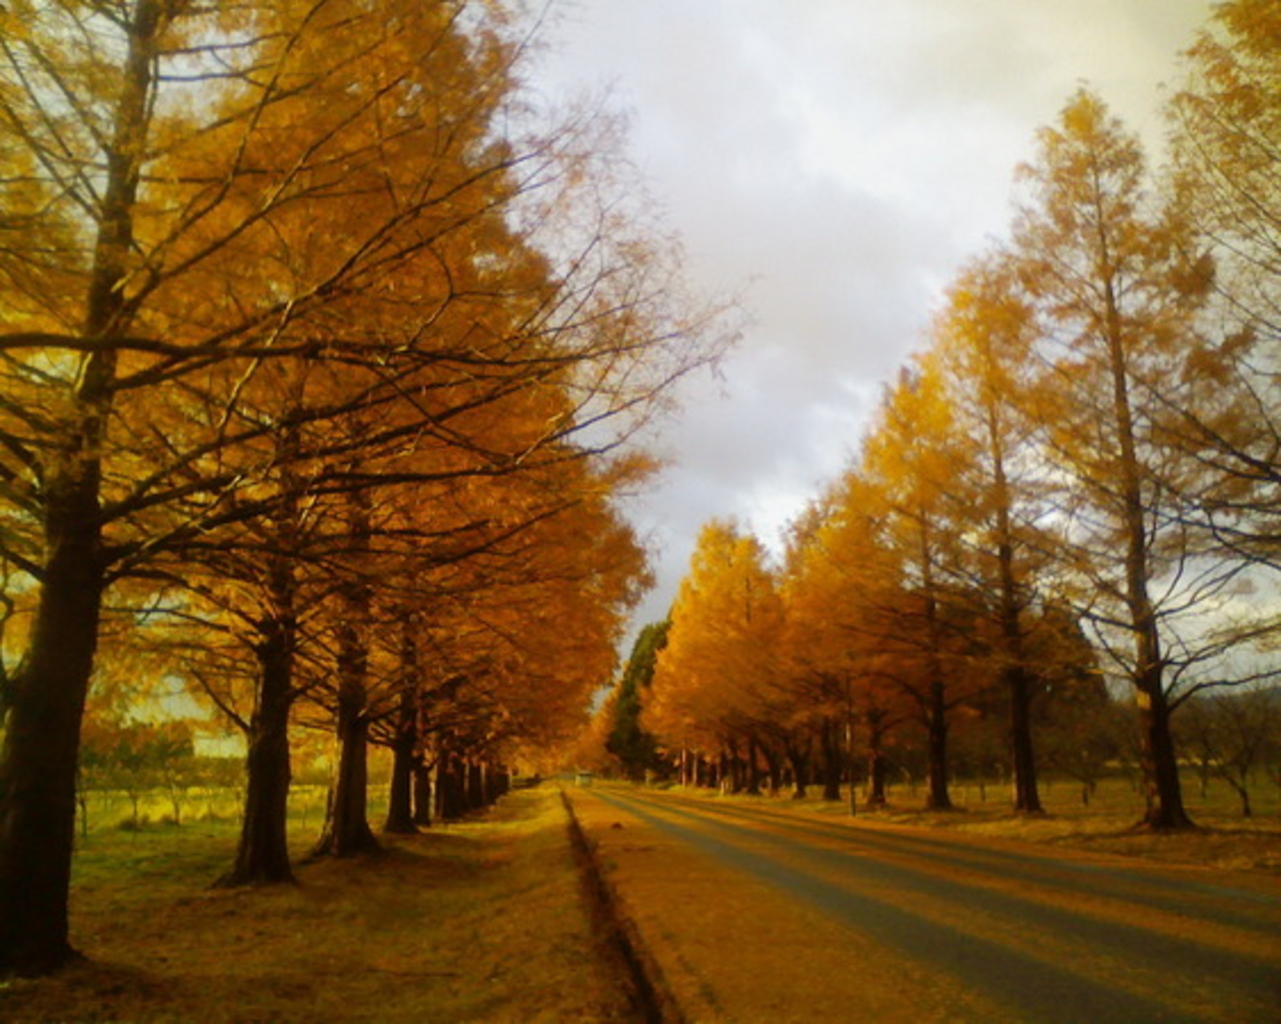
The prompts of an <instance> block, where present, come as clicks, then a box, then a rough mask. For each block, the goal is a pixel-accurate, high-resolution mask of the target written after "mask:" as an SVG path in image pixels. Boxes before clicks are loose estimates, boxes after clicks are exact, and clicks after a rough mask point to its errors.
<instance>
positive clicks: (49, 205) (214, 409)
mask: <svg viewBox="0 0 1281 1024" xmlns="http://www.w3.org/2000/svg"><path fill="white" fill-rule="evenodd" d="M509 13H510V12H508V11H506V10H505V9H504V8H503V7H502V5H500V4H484V5H481V4H475V5H470V4H465V3H462V2H459V3H443V2H442V3H428V4H423V3H417V2H413V3H411V2H408V0H379V2H376V3H361V2H356V0H311V2H305V3H301V4H298V3H292V2H285V0H251V2H249V3H244V4H237V5H235V6H234V7H223V6H221V5H197V4H190V3H185V2H181V0H130V2H122V3H112V4H89V5H85V4H11V5H6V7H5V8H4V10H3V11H0V23H2V26H3V31H0V123H2V124H3V126H4V130H3V132H2V133H0V137H3V139H4V142H3V145H2V147H0V192H3V194H4V196H5V199H6V204H7V205H6V208H7V209H12V210H13V211H14V213H13V214H12V215H11V216H9V215H7V216H6V218H5V222H4V225H3V229H2V230H3V231H4V241H3V244H0V311H2V312H3V316H4V321H5V329H4V331H3V332H2V333H0V372H3V374H4V386H3V398H0V489H2V490H0V493H2V494H3V500H4V510H3V512H4V524H5V525H4V529H3V530H0V546H2V548H3V555H4V559H5V561H6V563H7V564H8V565H10V566H13V567H15V568H16V569H17V571H18V573H19V574H20V575H19V576H15V577H14V578H13V580H12V582H13V583H14V585H15V587H16V589H17V590H18V591H19V592H21V591H24V590H25V591H31V592H32V593H34V594H35V595H36V596H35V598H34V602H35V609H34V615H33V619H32V625H31V629H30V631H29V636H28V638H27V641H26V648H25V651H24V653H23V656H22V657H21V658H20V659H19V660H18V663H17V667H16V669H14V670H13V671H12V672H10V673H8V674H7V675H6V677H5V678H4V680H3V684H2V685H0V693H2V694H3V709H4V711H5V713H6V715H7V722H6V732H5V740H4V747H3V750H2V751H0V973H8V972H12V971H23V972H40V971H44V970H48V969H51V968H54V967H56V966H58V965H59V964H61V963H62V962H64V961H65V960H66V959H67V958H68V956H69V955H70V946H69V943H68V937H67V925H66V901H67V887H68V880H69V873H70V857H71V839H72V829H73V823H74V779H75V762H76V750H77V743H78V735H79V723H80V719H81V715H82V710H83V706H84V699H85V690H86V687H87V682H88V679H89V675H90V672H91V668H92V664H93V656H94V649H95V644H96V638H97V635H98V629H99V620H100V617H101V610H102V595H103V591H104V588H105V587H106V586H107V585H108V584H109V583H111V582H113V581H114V580H115V579H117V578H120V577H122V576H124V575H127V574H130V573H138V572H141V571H145V569H146V566H147V565H148V564H149V563H150V562H151V561H152V560H153V559H155V558H157V557H159V556H160V555H162V554H164V553H166V552H169V553H175V552H179V551H181V550H182V549H183V547H184V545H187V544H190V543H197V544H198V543H200V542H201V541H202V540H203V539H206V538H208V537H209V536H210V535H211V534H212V533H213V532H214V531H217V530H221V529H223V528H230V527H232V526H234V525H235V524H238V523H244V522H246V521H248V520H250V519H254V518H261V517H267V518H269V519H270V518H272V517H276V518H279V517H280V516H281V515H284V517H285V518H286V519H288V517H289V513H288V510H287V509H288V504H289V503H290V502H292V501H295V500H298V498H299V495H298V493H296V491H295V492H293V493H291V490H292V489H291V488H289V487H280V486H277V485H278V484H279V483H280V471H281V470H282V469H283V468H284V462H282V459H284V460H286V461H288V460H296V462H295V465H294V470H295V477H296V479H297V481H298V483H299V486H300V487H302V488H303V490H304V491H305V493H306V494H308V495H316V494H326V493H332V494H337V493H341V492H343V491H350V490H353V489H359V488H364V487H368V486H372V485H375V484H382V483H387V482H389V481H390V480H398V481H399V482H401V483H408V482H411V481H412V480H413V479H415V478H417V479H422V478H424V474H425V471H424V470H423V469H422V467H421V464H419V465H415V466H413V467H411V468H409V469H406V468H405V467H404V466H403V465H402V466H397V465H396V459H397V455H398V453H401V452H405V451H409V452H417V451H419V450H420V449H421V448H422V447H424V446H427V447H432V448H434V449H435V450H437V451H440V452H445V453H449V458H448V459H447V461H446V463H445V467H446V468H445V469H444V470H443V472H447V473H451V474H460V473H461V474H472V475H493V474H495V473H502V472H509V471H512V470H516V469H520V470H523V469H525V468H527V467H528V466H529V465H530V464H531V463H534V462H537V461H538V459H539V457H540V456H539V453H540V452H542V451H544V450H545V449H546V448H547V446H548V445H549V443H554V442H555V441H557V440H558V439H561V438H565V437H567V436H570V435H571V434H574V433H578V432H583V431H586V430H588V429H590V430H591V431H592V434H591V441H590V444H584V445H583V446H582V448H581V454H583V455H584V456H586V455H587V454H589V453H590V452H591V451H600V450H602V449H607V448H609V447H610V446H612V445H614V444H616V443H619V442H620V441H622V440H623V439H625V438H626V437H628V436H630V435H631V433H632V432H633V431H634V430H635V428H636V426H637V424H638V423H639V422H641V421H643V419H644V418H645V416H646V415H647V413H648V412H649V411H650V410H652V409H653V408H655V407H656V406H657V405H658V404H659V403H660V402H661V396H662V393H663V391H664V389H665V387H666V385H667V384H668V383H670V382H671V381H672V380H673V379H674V378H676V377H678V376H679V375H680V374H681V373H683V372H685V371H686V370H687V369H689V368H690V367H692V366H694V365H697V364H698V363H700V362H702V361H703V360H704V359H705V358H706V357H707V355H708V353H709V350H708V349H706V348H702V347H700V345H699V343H698V342H697V341H696V338H697V337H698V336H699V335H700V332H701V331H702V330H703V329H704V328H705V327H706V326H707V323H708V321H707V320H706V319H705V318H704V317H703V315H702V314H701V313H699V312H697V311H695V310H693V307H692V306H687V305H683V299H682V298H681V292H680V288H679V281H678V280H676V278H675V276H674V275H675V273H676V263H675V262H674V261H673V260H672V259H670V258H669V250H666V249H664V248H663V246H662V245H660V244H655V243H654V242H653V241H652V236H646V235H645V234H644V232H643V231H639V230H633V228H632V227H631V226H629V224H628V223H627V222H626V217H625V215H624V214H622V213H621V212H620V210H619V208H618V207H617V206H609V204H608V203H600V202H595V201H593V198H592V197H600V196H603V195H605V194H606V193H608V191H609V188H608V181H609V171H608V165H607V162H606V159H605V158H604V156H603V155H602V156H601V157H599V158H598V157H597V156H596V155H594V154H593V153H592V152H591V147H592V146H594V145H595V144H596V143H598V142H601V141H602V134H601V133H600V132H599V131H597V129H596V127H595V126H593V125H592V124H590V123H589V122H588V121H587V120H585V119H581V118H580V119H570V120H567V121H564V122H562V123H560V124H559V125H552V126H551V127H550V128H548V129H546V130H538V131H535V130H534V127H533V122H532V119H530V118H529V117H527V116H526V115H525V114H524V113H523V112H522V111H521V110H519V109H517V107H518V105H517V103H516V102H515V101H514V98H513V97H514V94H513V89H514V86H515V82H516V78H515V73H514V62H515V61H516V60H517V59H518V58H519V56H520V54H521V53H523V52H525V48H524V47H523V45H522V41H521V39H520V38H519V31H518V30H513V32H512V35H511V36H508V35H507V34H505V30H504V25H505V24H506V23H507V22H506V20H505V19H506V16H507V14H509ZM500 113H504V114H506V115H508V116H506V117H505V119H500V117H499V115H500ZM500 124H501V125H505V126H507V127H508V128H509V129H510V130H509V131H506V132H504V131H500V130H499V126H500ZM522 126H529V127H530V130H529V132H528V133H526V134H524V135H518V134H517V133H518V132H519V131H521V130H522ZM10 202H12V206H11V207H10V206H8V203H10ZM607 206H608V207H609V209H608V212H605V209H604V208H605V207H607ZM17 230H20V231H21V235H20V236H18V235H16V234H15V231H17ZM16 237H21V239H22V244H20V245H18V244H14V239H15V238H16ZM517 240H519V243H520V244H519V245H515V246H513V244H512V243H514V242H516V241H517ZM496 311H502V312H501V313H499V312H496ZM318 378H323V379H324V380H323V384H324V386H323V387H320V386H318V387H315V388H313V387H311V386H310V385H309V384H307V382H309V381H311V380H313V379H318ZM305 384H307V386H304V385H305ZM547 389H551V390H560V391H561V392H562V394H563V396H564V398H565V401H564V403H563V407H562V411H561V412H559V413H558V414H557V415H556V416H555V417H553V418H551V419H548V420H544V421H543V422H542V423H541V425H540V426H539V427H538V429H536V430H525V431H520V432H516V433H511V434H507V435H505V436H506V437H507V439H508V440H509V441H510V442H511V446H508V447H504V446H496V445H494V444H493V443H492V439H493V438H494V437H497V436H504V435H500V434H490V433H487V432H485V431H484V429H483V427H484V421H486V420H487V419H492V418H494V417H498V416H500V415H502V413H501V412H500V411H499V409H498V408H497V405H498V404H500V400H502V399H504V398H509V397H513V398H514V396H517V395H519V394H522V393H523V394H525V395H526V396H528V398H529V401H530V402H531V403H532V404H537V399H536V397H535V396H536V395H538V394H540V393H541V392H543V391H545V390H547ZM393 407H394V408H396V409H397V410H398V413H397V414H396V415H394V416H389V417H386V418H385V419H384V417H383V416H381V415H377V416H374V417H373V418H372V422H374V423H378V424H384V423H385V426H378V427H376V428H374V429H373V430H372V431H370V433H369V435H368V436H366V437H364V438H362V439H361V444H362V446H364V447H365V448H367V449H368V448H372V449H374V450H375V452H376V453H377V457H376V458H375V459H374V460H373V462H372V463H371V464H369V465H368V468H363V469H353V468H351V466H350V462H349V460H348V459H346V458H344V457H343V456H344V453H343V452H342V451H341V449H339V450H335V449H334V448H333V447H332V443H330V444H328V445H327V444H326V443H324V442H321V441H320V439H319V437H318V436H316V435H319V434H320V433H322V431H320V430H319V429H318V428H320V427H321V426H322V425H323V424H326V423H331V424H333V423H338V422H340V421H342V420H344V419H346V418H348V417H349V416H350V415H351V414H352V412H353V410H354V411H356V412H360V411H363V412H365V413H371V412H376V413H379V414H381V413H382V412H384V411H385V410H388V409H390V408H393ZM526 422H527V423H532V422H533V421H532V420H529V421H526ZM153 424H154V426H153ZM473 427H474V428H475V429H471V428H473ZM291 428H296V429H297V431H298V433H299V437H298V443H297V444H296V445H283V446H282V445H281V444H280V440H281V434H282V433H283V432H286V431H287V430H288V429H291ZM336 436H339V437H341V436H342V434H341V432H338V434H337V435H336ZM336 443H338V444H339V445H341V444H343V443H345V442H341V441H339V442H336ZM291 450H292V451H293V452H294V453H295V454H293V455H286V456H282V452H288V451H291ZM547 457H549V458H555V459H560V458H563V457H564V454H563V452H555V453H552V454H549V455H548V456H547ZM393 470H395V471H396V472H399V473H400V474H401V475H400V476H394V475H393ZM441 471H442V470H440V469H439V468H436V467H434V468H433V469H432V470H431V471H430V472H431V473H439V472H441ZM427 476H428V478H430V473H428V474H427ZM277 550H278V553H279V554H280V555H281V556H282V560H281V561H280V562H279V564H278V566H277V568H278V569H279V570H280V575H279V579H278V583H279V584H280V591H281V594H286V593H287V592H288V591H289V589H290V586H291V584H290V582H289V580H288V578H287V577H288V572H289V564H288V562H287V555H288V551H287V550H285V549H277ZM289 614H290V613H289V611H288V609H287V608H286V609H283V611H282V616H283V617H282V618H280V619H278V620H277V626H280V627H283V629H282V628H277V627H276V626H273V627H272V629H271V630H270V631H269V635H266V636H264V637H263V639H262V643H261V651H262V654H263V657H264V658H265V662H264V676H266V675H268V674H269V673H268V672H267V668H266V665H267V664H270V666H271V672H270V675H271V677H272V678H277V677H280V678H287V676H288V674H289V672H290V671H291V659H292V658H293V657H294V654H295V653H296V652H295V650H294V642H293V640H292V639H291V637H290V636H289V635H288V634H289V632H290V630H289V628H288V624H289ZM282 692H285V693H287V692H288V691H287V688H286V689H284V690H283V691H282ZM287 711H288V701H287V700H283V699H282V700H276V699H275V698H272V699H270V700H268V699H263V700H261V701H259V703H258V712H260V713H261V714H263V715H268V716H269V717H270V719H271V727H270V729H267V730H266V732H265V733H264V735H266V733H267V732H269V733H271V734H272V735H273V736H274V737H275V738H274V739H272V741H271V743H270V744H268V745H267V746H264V747H262V748H261V749H262V751H263V752H264V753H265V752H266V751H267V750H268V749H270V750H271V751H272V752H273V753H272V763H273V765H275V768H273V770H278V769H279V767H280V765H281V764H286V765H287V756H288V743H287V736H284V734H283V732H282V731H281V729H280V723H281V721H282V716H287ZM253 756H254V754H253V752H252V750H251V759H252V758H253ZM286 770H287V769H286ZM286 786H287V777H286ZM276 802H277V803H278V801H276ZM278 809H279V808H278V807H277V808H276V810H277V811H278ZM277 838H278V837H277ZM268 848H269V849H270V850H272V851H273V855H278V854H279V843H278V842H276V843H273V844H269V847H268Z"/></svg>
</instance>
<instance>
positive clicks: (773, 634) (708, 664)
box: [641, 520, 783, 788]
mask: <svg viewBox="0 0 1281 1024" xmlns="http://www.w3.org/2000/svg"><path fill="white" fill-rule="evenodd" d="M782 621H783V619H782V604H781V601H780V600H779V597H778V594H777V592H776V588H775V584H774V580H773V576H772V574H771V573H770V572H769V571H768V569H767V568H766V566H765V553H764V551H763V549H762V548H761V545H760V543H759V542H758V541H757V540H756V538H754V537H752V536H750V535H744V534H741V533H740V532H739V530H738V528H737V527H736V526H735V525H734V524H733V523H729V522H725V521H720V520H713V521H711V522H709V523H707V524H705V525H704V526H703V529H702V530H701V531H700V532H699V536H698V542H697V544H696V546H695V550H694V554H693V556H692V557H691V559H690V569H689V573H688V574H687V575H686V576H685V578H684V579H683V580H682V581H681V586H680V589H679V591H678V592H677V595H676V601H675V603H674V604H673V606H672V613H671V627H670V629H669V630H668V633H667V645H666V647H664V648H663V650H662V651H660V652H659V654H658V661H657V664H656V666H655V670H654V678H653V682H652V684H651V685H650V688H649V692H648V694H647V695H646V698H645V703H644V712H643V714H642V717H641V723H642V725H643V727H644V728H645V729H647V730H649V731H652V732H653V733H654V734H655V735H656V736H657V737H658V739H659V741H660V742H661V743H662V744H663V745H664V746H666V747H667V749H668V750H680V749H682V748H689V749H691V750H694V751H698V752H700V753H703V754H706V755H710V756H713V757H718V758H719V759H720V762H721V769H722V770H721V776H722V782H723V783H724V784H725V785H727V786H730V787H733V788H739V787H741V785H742V784H744V782H745V783H746V785H747V786H748V788H755V787H756V786H757V785H758V782H757V777H756V776H757V770H758V767H757V760H756V755H757V753H758V745H759V743H760V737H761V726H762V725H763V724H764V723H768V722H770V721H773V720H775V719H776V718H777V717H778V716H777V710H778V707H777V702H778V697H779V693H778V683H779V672H778V664H777V649H778V642H779V637H780V632H781V629H782ZM740 745H741V746H740ZM744 748H745V749H744ZM740 753H741V754H743V755H744V756H743V757H740ZM744 765H745V766H746V768H747V778H746V779H744V778H743V775H742V768H743V767H744Z"/></svg>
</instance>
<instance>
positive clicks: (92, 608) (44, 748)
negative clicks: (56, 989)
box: [0, 493, 102, 976]
mask: <svg viewBox="0 0 1281 1024" xmlns="http://www.w3.org/2000/svg"><path fill="white" fill-rule="evenodd" d="M68 499H69V502H68V504H69V506H70V507H65V508H60V509H59V510H58V512H57V513H56V517H57V520H59V522H58V525H57V526H56V527H54V526H53V525H52V524H51V525H50V527H49V529H48V533H50V534H52V535H53V536H54V537H55V538H57V543H56V546H55V547H54V548H53V550H52V552H51V554H50V557H49V558H48V560H47V562H46V566H47V572H48V575H47V576H46V578H45V580H44V581H43V586H42V588H41V591H40V602H39V605H38V606H37V610H36V617H35V622H34V624H33V627H32V636H31V640H30V643H29V645H28V648H27V652H26V656H25V659H24V661H23V662H22V665H21V667H20V668H19V670H18V671H17V672H16V673H15V675H14V677H13V678H12V679H11V680H10V681H9V693H8V700H9V710H8V718H7V723H6V731H5V736H4V747H3V752H0V976H3V975H5V974H11V973H18V974H43V973H47V972H49V971H52V970H55V969H57V968H58V967H61V966H62V965H63V964H64V963H66V962H67V961H68V960H69V959H71V958H72V956H73V952H72V949H71V946H70V943H69V941H68V929H67V899H68V890H69V888H70V884H71V856H72V848H73V845H74V842H75V827H76V764H77V761H78V758H79V749H80V720H81V717H82V716H83V714H84V705H85V695H86V693H87V690H88V685H89V675H90V673H91V671H92V667H93V654H94V648H95V645H96V642H97V635H98V615H99V607H100V597H101V593H102V571H101V569H100V564H101V560H100V557H99V554H98V531H97V528H96V526H87V525H84V524H90V523H94V522H95V517H94V516H92V515H86V516H85V517H83V518H82V517H81V516H80V515H78V514H77V513H76V511H75V507H74V506H75V505H76V504H79V503H80V502H84V503H86V504H88V505H90V506H96V499H95V498H93V497H92V496H91V494H90V493H81V494H78V495H68ZM59 504H60V505H61V503H59ZM50 518H51V519H53V518H54V515H52V514H51V517H50Z"/></svg>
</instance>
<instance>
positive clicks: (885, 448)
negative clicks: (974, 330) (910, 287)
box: [860, 356, 984, 810]
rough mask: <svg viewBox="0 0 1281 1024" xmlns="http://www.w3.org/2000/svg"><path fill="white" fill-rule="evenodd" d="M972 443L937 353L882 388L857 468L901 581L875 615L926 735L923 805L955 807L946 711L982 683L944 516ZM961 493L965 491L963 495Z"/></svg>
mask: <svg viewBox="0 0 1281 1024" xmlns="http://www.w3.org/2000/svg"><path fill="white" fill-rule="evenodd" d="M972 459H973V451H972V446H971V445H970V444H969V443H968V439H967V438H965V437H964V436H963V435H962V434H961V433H960V432H959V430H958V428H957V424H956V421H955V415H954V410H953V408H952V406H951V403H950V402H949V401H948V396H947V393H946V390H945V388H944V382H943V377H942V374H941V373H940V372H939V368H938V366H937V360H936V359H934V358H932V357H929V356H927V357H924V358H922V359H921V360H920V361H919V362H918V365H916V366H912V367H904V368H903V370H902V371H901V372H900V375H899V379H898V381H897V383H896V385H895V386H894V387H892V388H889V389H887V391H886V393H885V396H884V399H883V401H882V403H881V408H880V410H879V416H878V419H877V421H876V422H875V423H874V425H873V427H872V429H871V430H870V431H869V433H868V436H867V439H866V441H865V443H864V452H863V458H862V463H861V466H860V471H861V474H862V476H863V478H864V480H865V481H866V483H867V484H868V485H869V494H870V495H871V496H873V499H874V500H875V502H876V506H875V507H876V508H877V509H878V510H879V512H880V515H879V517H878V518H879V522H878V524H877V526H878V531H879V533H880V542H881V543H882V544H883V545H885V546H886V547H888V548H889V549H891V551H892V552H893V562H894V564H895V565H896V567H897V572H898V581H897V582H898V585H897V586H896V587H893V588H891V589H889V590H887V591H886V592H885V593H886V594H887V599H886V601H885V603H884V604H883V605H882V607H881V608H880V615H879V616H878V618H879V620H880V622H882V623H883V624H884V625H883V626H882V629H883V637H884V641H885V643H886V645H887V649H888V651H889V652H890V653H892V654H894V655H895V658H896V660H897V661H898V662H899V664H900V665H901V666H902V667H901V669H900V670H899V672H898V673H896V679H897V681H898V682H899V685H901V686H902V687H903V689H904V690H905V692H906V693H908V694H909V696H910V697H911V698H912V700H913V702H914V703H915V704H916V707H917V711H918V717H919V720H920V722H921V725H922V727H923V728H924V729H925V733H926V737H927V753H928V767H927V772H928V784H929V794H928V796H927V802H928V806H930V807H931V808H933V809H936V810H947V809H950V808H951V807H952V800H951V796H950V795H949V793H948V759H947V738H948V724H949V716H950V715H951V712H952V711H953V710H954V709H955V708H956V707H958V706H959V705H960V704H962V703H964V702H965V700H967V699H968V698H969V697H970V696H971V695H972V694H973V692H974V690H975V689H977V688H980V687H982V686H983V685H984V679H983V678H982V676H981V675H980V674H976V673H974V672H972V671H969V666H970V665H971V664H972V662H973V653H974V652H973V650H972V647H973V644H974V642H975V639H976V638H975V635H974V630H973V623H974V619H975V614H974V604H975V598H974V595H973V593H972V585H971V584H970V583H969V582H968V581H967V580H966V579H965V576H966V574H965V572H964V571H963V569H962V567H961V566H962V563H963V562H964V561H966V559H967V558H968V551H967V548H966V539H965V538H964V537H963V536H962V535H961V531H960V530H959V529H957V524H956V522H955V520H954V519H952V518H951V517H950V512H951V510H952V508H953V507H954V506H955V505H956V503H957V502H958V500H960V502H961V503H962V504H967V503H968V501H969V500H970V499H972V497H973V495H972V493H971V492H970V491H969V490H966V487H967V483H969V482H971V481H972V474H971V473H970V472H968V471H967V465H968V464H969V463H970V462H971V461H972ZM962 492H964V493H963V496H962Z"/></svg>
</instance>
